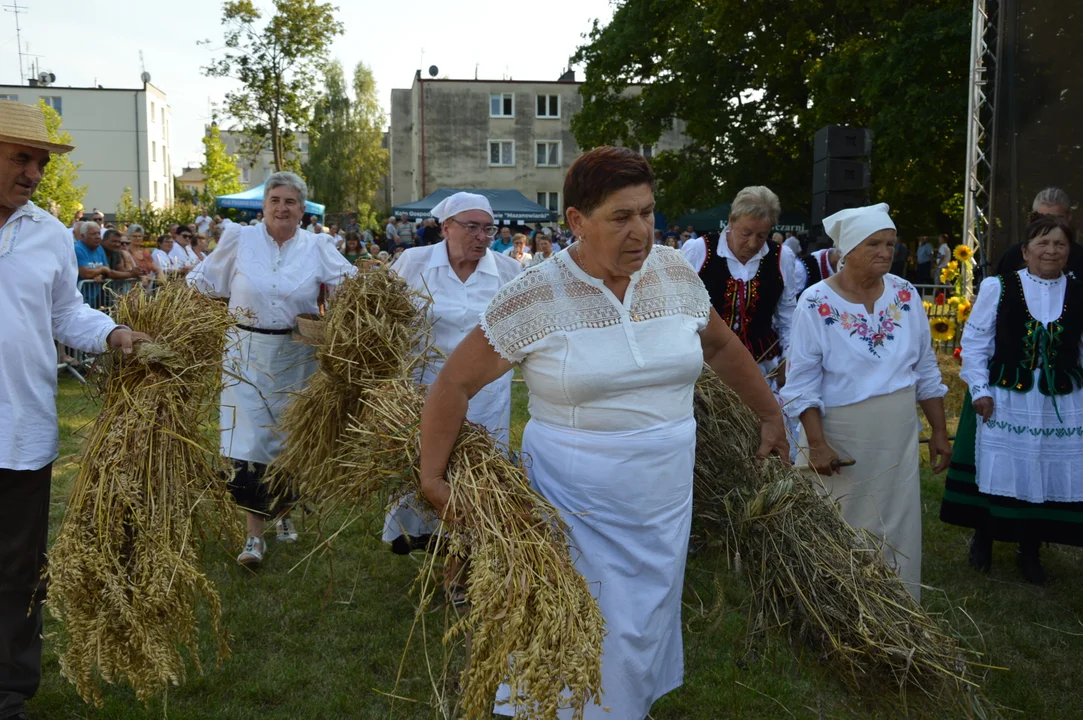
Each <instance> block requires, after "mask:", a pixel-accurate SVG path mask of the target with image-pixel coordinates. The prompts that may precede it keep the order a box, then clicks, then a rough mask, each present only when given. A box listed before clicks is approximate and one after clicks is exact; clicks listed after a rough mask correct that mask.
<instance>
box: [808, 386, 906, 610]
mask: <svg viewBox="0 0 1083 720" xmlns="http://www.w3.org/2000/svg"><path fill="white" fill-rule="evenodd" d="M916 403H917V396H916V391H915V388H913V387H908V388H904V389H903V390H899V391H898V392H893V393H891V394H889V395H877V396H875V397H871V398H869V399H868V400H863V401H862V402H859V403H854V404H853V405H845V406H842V407H829V408H827V412H826V413H825V414H824V418H823V428H824V438H825V439H826V440H827V443H828V445H830V446H831V447H832V448H833V449H834V450H835V452H837V453H838V454H839V455H840V456H842V457H843V458H850V459H853V460H854V461H855V464H854V465H853V466H852V467H846V468H842V471H841V472H838V473H835V474H834V475H831V476H830V477H824V478H822V482H823V484H824V487H825V488H826V490H827V492H828V494H829V495H830V496H831V498H832V499H834V500H837V501H838V503H839V508H840V510H841V511H842V517H843V519H845V520H846V522H847V523H849V525H850V527H852V528H855V529H861V528H864V529H866V530H868V531H869V532H870V533H872V534H873V535H874V536H876V537H878V538H883V540H884V544H883V546H882V547H881V551H882V553H883V556H884V562H885V564H887V565H888V567H894V568H896V569H897V570H898V573H899V577H900V578H901V579H902V581H903V585H905V586H906V589H907V590H909V591H910V594H911V595H913V596H914V597H915V598H916V599H918V600H919V601H920V600H921V467H920V455H919V453H918V435H919V433H920V431H921V423H920V422H919V421H918V417H917V410H916ZM800 444H801V453H800V457H799V459H798V461H797V466H798V467H808V438H807V436H806V435H805V430H804V428H803V427H802V429H801V443H800Z"/></svg>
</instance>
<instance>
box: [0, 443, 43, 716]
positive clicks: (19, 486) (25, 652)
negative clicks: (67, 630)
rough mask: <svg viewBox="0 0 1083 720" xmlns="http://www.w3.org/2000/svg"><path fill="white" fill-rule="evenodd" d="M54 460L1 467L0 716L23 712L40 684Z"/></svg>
mask: <svg viewBox="0 0 1083 720" xmlns="http://www.w3.org/2000/svg"><path fill="white" fill-rule="evenodd" d="M52 475H53V466H52V463H50V464H49V465H46V466H45V467H43V468H42V469H40V470H4V469H0V718H6V717H9V716H11V715H15V714H17V713H20V712H22V711H23V709H24V708H23V704H24V703H25V702H26V701H27V700H29V699H30V698H31V697H33V696H34V693H36V692H37V690H38V685H40V684H41V604H42V602H43V601H44V600H45V582H44V581H43V580H42V579H41V571H42V568H43V567H44V566H45V549H46V543H47V542H48V539H49V486H50V484H51V481H52Z"/></svg>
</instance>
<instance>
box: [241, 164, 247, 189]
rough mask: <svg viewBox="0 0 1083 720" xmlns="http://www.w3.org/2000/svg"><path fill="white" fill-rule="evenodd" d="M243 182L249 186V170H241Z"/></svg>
mask: <svg viewBox="0 0 1083 720" xmlns="http://www.w3.org/2000/svg"><path fill="white" fill-rule="evenodd" d="M241 182H243V183H244V184H245V185H247V184H248V168H241Z"/></svg>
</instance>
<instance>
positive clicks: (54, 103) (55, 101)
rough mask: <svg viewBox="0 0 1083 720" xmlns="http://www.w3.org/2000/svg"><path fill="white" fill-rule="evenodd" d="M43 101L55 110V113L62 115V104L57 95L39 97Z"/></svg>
mask: <svg viewBox="0 0 1083 720" xmlns="http://www.w3.org/2000/svg"><path fill="white" fill-rule="evenodd" d="M41 101H42V102H43V103H45V104H46V105H48V106H49V107H51V108H52V109H53V110H56V114H57V115H61V116H63V115H64V104H63V102H62V101H61V99H60V96H59V95H53V96H52V97H43V98H42V99H41Z"/></svg>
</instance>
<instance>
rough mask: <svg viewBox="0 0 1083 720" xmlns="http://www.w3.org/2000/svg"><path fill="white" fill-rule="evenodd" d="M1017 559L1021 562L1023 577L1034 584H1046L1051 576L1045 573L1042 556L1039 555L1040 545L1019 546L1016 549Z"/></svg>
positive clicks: (1020, 568)
mask: <svg viewBox="0 0 1083 720" xmlns="http://www.w3.org/2000/svg"><path fill="white" fill-rule="evenodd" d="M1015 557H1016V560H1017V561H1018V562H1019V571H1020V572H1022V573H1023V579H1025V580H1026V581H1027V582H1028V583H1030V584H1032V585H1045V583H1046V581H1048V580H1049V576H1048V575H1046V574H1045V568H1043V567H1042V561H1041V558H1040V557H1039V556H1038V546H1037V545H1033V546H1023V545H1020V546H1019V550H1018V551H1016V556H1015Z"/></svg>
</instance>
